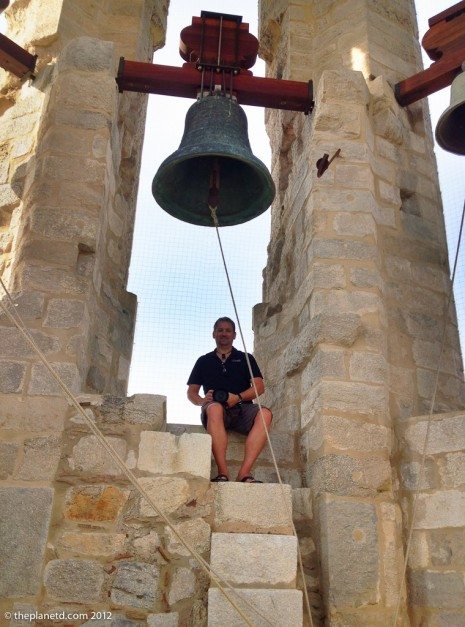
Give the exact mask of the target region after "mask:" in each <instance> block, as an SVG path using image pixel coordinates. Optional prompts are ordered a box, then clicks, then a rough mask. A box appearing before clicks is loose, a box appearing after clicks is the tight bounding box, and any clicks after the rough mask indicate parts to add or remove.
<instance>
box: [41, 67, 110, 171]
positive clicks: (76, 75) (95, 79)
mask: <svg viewBox="0 0 465 627" xmlns="http://www.w3.org/2000/svg"><path fill="white" fill-rule="evenodd" d="M112 80H114V78H113V77H112V76H111V75H110V74H106V73H105V74H104V73H103V72H95V73H86V74H84V73H81V72H70V73H61V74H60V75H59V76H58V77H57V79H56V81H55V89H56V93H57V94H58V95H59V98H60V105H61V106H62V107H66V108H68V107H70V108H73V109H89V110H92V111H100V112H102V113H103V114H105V115H108V116H112V115H113V114H114V110H115V107H116V104H115V101H116V94H115V92H114V90H113V89H112V87H113V85H112V83H111V81H112ZM78 94H80V95H81V98H80V99H79V98H78ZM68 160H69V159H68ZM48 161H49V163H48V168H47V169H46V170H45V171H44V172H43V174H44V175H52V174H54V176H53V178H54V179H56V178H61V177H63V178H64V179H67V178H68V179H71V180H72V176H71V174H72V172H73V171H74V173H75V178H76V173H78V174H79V179H80V180H82V181H83V182H89V183H90V182H95V183H98V182H99V180H100V181H101V180H103V176H102V175H103V172H102V171H101V169H100V168H95V170H96V171H95V172H94V173H93V174H92V173H91V172H90V169H91V166H90V164H88V163H87V164H86V163H82V166H83V167H81V169H80V170H79V169H78V168H76V167H75V164H71V163H70V164H69V169H67V170H66V169H65V171H64V172H63V168H62V169H61V171H60V169H59V168H56V167H55V168H54V165H53V161H54V160H53V159H51V158H49V160H48ZM88 161H90V160H88ZM56 172H58V173H56ZM52 180H53V179H52Z"/></svg>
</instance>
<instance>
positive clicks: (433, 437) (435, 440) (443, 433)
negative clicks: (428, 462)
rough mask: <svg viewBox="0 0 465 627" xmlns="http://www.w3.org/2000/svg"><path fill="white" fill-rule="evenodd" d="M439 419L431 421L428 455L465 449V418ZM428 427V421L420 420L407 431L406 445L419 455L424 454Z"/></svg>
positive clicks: (453, 416)
mask: <svg viewBox="0 0 465 627" xmlns="http://www.w3.org/2000/svg"><path fill="white" fill-rule="evenodd" d="M425 418H426V417H425ZM438 418H439V419H438ZM438 418H437V419H432V420H431V425H430V429H429V436H428V445H427V451H426V452H427V454H430V455H434V454H437V453H449V452H451V451H460V450H462V449H465V416H463V415H456V414H455V415H453V414H445V415H444V417H443V418H441V417H438ZM427 426H428V420H427V419H425V420H420V421H419V422H417V423H416V424H414V425H411V426H410V427H408V428H407V429H406V431H405V434H404V438H405V442H406V444H407V445H408V447H409V448H410V449H412V450H413V451H415V452H417V453H422V452H423V447H424V445H425V436H426V429H427Z"/></svg>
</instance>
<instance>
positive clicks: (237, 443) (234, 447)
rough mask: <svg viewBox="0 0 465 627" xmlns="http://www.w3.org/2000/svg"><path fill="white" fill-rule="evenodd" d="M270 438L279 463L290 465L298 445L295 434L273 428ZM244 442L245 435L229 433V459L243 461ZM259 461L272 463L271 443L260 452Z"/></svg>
mask: <svg viewBox="0 0 465 627" xmlns="http://www.w3.org/2000/svg"><path fill="white" fill-rule="evenodd" d="M270 440H271V444H272V446H273V451H274V454H275V456H276V461H277V462H278V465H281V464H286V465H288V464H292V463H293V462H294V461H295V457H296V450H295V449H296V447H295V436H294V434H293V433H280V432H278V431H274V430H272V431H271V432H270ZM244 443H245V437H244V436H242V435H240V434H237V433H234V432H231V433H230V434H229V440H228V451H227V459H228V461H232V460H235V461H237V462H242V460H243V459H244ZM259 461H260V462H269V463H270V464H272V463H273V459H272V456H271V450H270V447H269V445H266V446H265V448H264V449H263V451H262V452H261V453H260V457H259ZM215 474H216V471H215Z"/></svg>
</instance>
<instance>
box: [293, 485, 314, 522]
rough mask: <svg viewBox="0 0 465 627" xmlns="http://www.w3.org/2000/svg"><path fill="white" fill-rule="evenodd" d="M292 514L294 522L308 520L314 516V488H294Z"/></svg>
mask: <svg viewBox="0 0 465 627" xmlns="http://www.w3.org/2000/svg"><path fill="white" fill-rule="evenodd" d="M292 514H293V518H294V522H295V523H298V522H308V521H309V520H311V519H312V518H313V510H312V490H311V489H310V488H294V489H293V490H292Z"/></svg>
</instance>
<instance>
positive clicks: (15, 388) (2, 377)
mask: <svg viewBox="0 0 465 627" xmlns="http://www.w3.org/2000/svg"><path fill="white" fill-rule="evenodd" d="M25 374H26V364H23V363H20V362H17V361H5V360H0V392H1V393H2V394H14V393H15V392H20V391H21V389H22V386H23V381H24V375H25Z"/></svg>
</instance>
